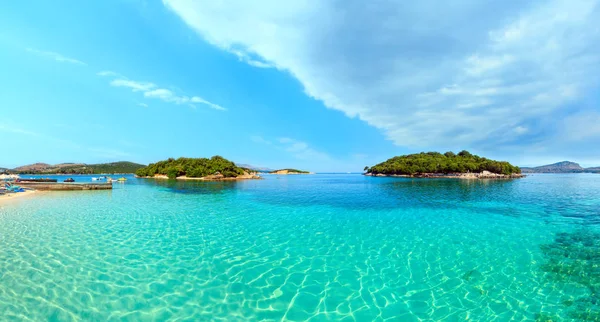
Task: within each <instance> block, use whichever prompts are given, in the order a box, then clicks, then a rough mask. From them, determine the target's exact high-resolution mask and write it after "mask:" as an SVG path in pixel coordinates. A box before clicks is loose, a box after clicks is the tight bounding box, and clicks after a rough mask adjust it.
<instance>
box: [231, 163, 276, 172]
mask: <svg viewBox="0 0 600 322" xmlns="http://www.w3.org/2000/svg"><path fill="white" fill-rule="evenodd" d="M235 165H236V166H238V167H240V168H246V169H250V170H254V171H256V172H271V171H273V169H270V168H265V167H256V166H253V165H250V164H243V163H236V164H235Z"/></svg>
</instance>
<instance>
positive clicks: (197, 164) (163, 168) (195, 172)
mask: <svg viewBox="0 0 600 322" xmlns="http://www.w3.org/2000/svg"><path fill="white" fill-rule="evenodd" d="M135 174H136V175H138V176H140V177H152V176H154V175H156V174H161V175H166V176H168V177H169V178H172V179H174V178H176V177H179V176H187V177H190V178H201V177H206V176H209V175H216V174H221V175H223V176H224V177H226V178H233V177H237V176H238V175H242V174H244V168H241V167H238V166H236V165H235V163H233V162H231V161H229V160H227V159H225V158H223V157H220V156H218V155H216V156H214V157H212V158H210V159H207V158H179V159H173V158H170V159H168V160H165V161H160V162H157V163H152V164H150V165H148V166H147V167H144V168H141V169H138V170H137V171H136V172H135Z"/></svg>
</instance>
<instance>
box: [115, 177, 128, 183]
mask: <svg viewBox="0 0 600 322" xmlns="http://www.w3.org/2000/svg"><path fill="white" fill-rule="evenodd" d="M117 181H118V182H125V181H127V178H124V177H121V178H119V179H117Z"/></svg>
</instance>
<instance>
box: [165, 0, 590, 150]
mask: <svg viewBox="0 0 600 322" xmlns="http://www.w3.org/2000/svg"><path fill="white" fill-rule="evenodd" d="M163 2H164V4H165V5H166V6H167V7H168V8H170V9H171V10H172V11H173V12H175V13H176V14H177V15H178V16H180V17H181V18H182V20H183V21H185V22H186V23H187V24H188V25H189V26H190V27H191V28H192V29H194V30H195V31H197V32H198V34H200V35H201V36H202V37H203V38H204V39H205V40H206V41H207V42H209V43H211V44H213V45H214V46H217V47H219V48H222V49H223V50H226V51H228V52H230V53H232V54H234V55H236V56H237V57H238V58H240V60H242V61H246V62H248V61H247V58H246V57H253V60H254V57H256V59H257V60H258V59H259V61H260V62H264V63H265V64H266V65H268V67H271V66H272V67H274V68H278V69H280V70H282V71H287V72H289V73H290V74H291V75H292V76H294V77H295V78H297V79H298V80H299V81H300V82H301V83H302V84H303V86H304V90H305V92H306V93H307V94H308V95H309V96H311V97H314V98H316V99H319V100H321V101H322V102H323V103H324V104H325V105H326V106H327V107H329V108H332V109H336V110H339V111H342V112H344V113H345V114H346V115H347V116H349V117H359V118H360V119H362V120H364V121H365V122H367V123H368V124H370V125H372V126H375V127H377V128H379V129H381V130H382V131H383V132H384V133H385V134H386V135H387V137H388V138H389V139H390V140H392V141H393V142H395V143H396V144H397V145H401V146H410V147H419V148H425V147H432V148H435V147H441V148H443V149H460V148H471V147H477V146H480V145H481V144H482V142H486V141H487V142H495V141H502V142H506V144H509V143H510V142H514V141H515V140H518V139H520V138H522V137H523V136H528V135H534V134H536V133H540V134H539V135H544V136H548V137H551V136H552V135H554V134H552V133H551V132H550V131H543V130H544V128H541V126H542V125H539V124H543V126H546V127H552V126H559V125H560V124H561V122H562V121H563V120H562V119H560V118H557V117H555V114H556V113H558V112H561V111H563V110H564V109H576V106H577V105H576V104H574V103H576V102H578V100H580V99H581V98H582V97H584V96H585V95H586V94H587V95H589V93H590V92H592V91H593V90H594V89H595V88H597V86H598V83H599V77H600V28H598V23H597V21H598V20H600V9H598V8H600V6H598V0H578V1H567V0H553V1H534V2H523V1H510V0H509V1H506V2H497V1H491V0H466V1H462V2H460V3H455V2H448V3H440V2H439V1H433V0H429V1H428V0H425V1H420V2H404V1H394V0H384V1H381V2H378V3H377V5H367V4H366V3H365V2H361V1H352V0H350V1H342V2H335V1H303V0H290V1H285V2H281V1H275V0H265V1H243V0H237V1H234V0H232V1H227V2H215V1H194V0H163ZM248 63H250V62H248ZM561 113H562V112H561ZM533 120H539V122H533ZM523 124H525V125H523ZM521 127H522V128H521ZM523 129H526V131H525V130H523ZM548 141H549V142H552V140H551V139H548ZM496 148H498V149H499V148H501V146H496Z"/></svg>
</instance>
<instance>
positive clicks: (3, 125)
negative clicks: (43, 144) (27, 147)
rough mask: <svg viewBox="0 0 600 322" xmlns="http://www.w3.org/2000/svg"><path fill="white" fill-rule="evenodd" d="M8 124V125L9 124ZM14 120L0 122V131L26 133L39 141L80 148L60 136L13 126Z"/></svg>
mask: <svg viewBox="0 0 600 322" xmlns="http://www.w3.org/2000/svg"><path fill="white" fill-rule="evenodd" d="M9 124H10V125H9ZM14 124H15V122H12V121H10V122H7V123H0V132H5V133H12V134H19V135H27V136H29V137H32V138H33V139H36V140H40V141H51V142H53V143H56V144H58V145H60V146H63V147H69V148H75V149H78V148H81V145H79V144H77V143H75V142H73V141H70V140H64V139H61V138H56V137H53V136H50V135H47V134H44V133H39V132H36V131H32V130H29V129H26V128H23V127H19V126H15V125H14Z"/></svg>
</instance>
